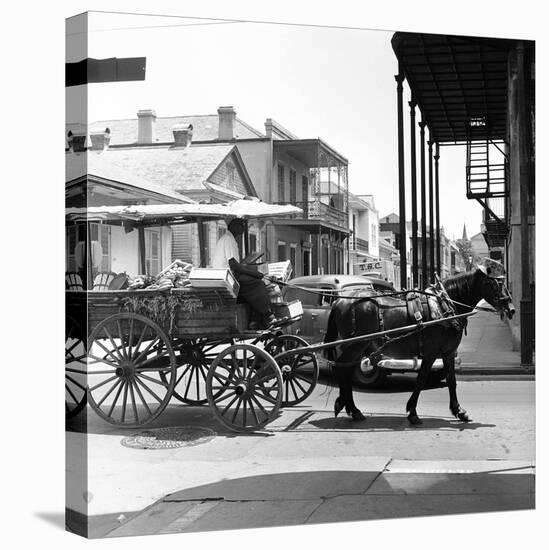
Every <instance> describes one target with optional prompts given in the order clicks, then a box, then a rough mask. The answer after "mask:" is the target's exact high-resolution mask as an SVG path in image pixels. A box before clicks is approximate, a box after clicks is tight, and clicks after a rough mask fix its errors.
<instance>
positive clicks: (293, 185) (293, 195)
mask: <svg viewBox="0 0 549 550" xmlns="http://www.w3.org/2000/svg"><path fill="white" fill-rule="evenodd" d="M296 202H297V174H296V173H295V170H290V204H295V203H296Z"/></svg>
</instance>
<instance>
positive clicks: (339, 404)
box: [334, 397, 345, 418]
mask: <svg viewBox="0 0 549 550" xmlns="http://www.w3.org/2000/svg"><path fill="white" fill-rule="evenodd" d="M344 406H345V405H343V403H342V402H341V399H340V398H339V397H338V398H337V399H336V400H335V403H334V415H335V417H336V418H337V415H338V414H339V413H340V412H341V411H342V410H343V407H344Z"/></svg>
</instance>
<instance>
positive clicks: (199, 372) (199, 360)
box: [162, 338, 232, 405]
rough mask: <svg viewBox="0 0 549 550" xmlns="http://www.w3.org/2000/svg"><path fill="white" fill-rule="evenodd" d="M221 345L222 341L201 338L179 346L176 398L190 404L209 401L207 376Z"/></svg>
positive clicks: (177, 350) (202, 403)
mask: <svg viewBox="0 0 549 550" xmlns="http://www.w3.org/2000/svg"><path fill="white" fill-rule="evenodd" d="M226 343H227V342H225V345H226ZM230 343H232V341H231V342H230ZM219 345H220V342H209V341H207V340H205V339H201V338H199V339H196V340H188V341H185V342H183V343H182V344H181V345H179V346H177V348H176V360H177V378H176V380H175V387H174V391H173V396H174V397H175V398H176V399H179V401H182V402H183V403H187V404H188V405H204V404H205V403H207V402H208V397H207V395H206V377H207V376H208V370H209V368H210V365H211V364H212V361H213V360H214V359H215V357H216V356H217V354H218V353H219V351H218V350H216V348H217V347H218V346H219ZM162 376H164V375H162Z"/></svg>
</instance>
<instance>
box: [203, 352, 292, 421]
mask: <svg viewBox="0 0 549 550" xmlns="http://www.w3.org/2000/svg"><path fill="white" fill-rule="evenodd" d="M206 395H207V396H208V403H209V405H210V408H211V409H212V412H213V413H214V415H215V416H216V418H217V419H218V420H219V421H220V422H221V423H222V424H223V425H224V426H226V427H227V428H229V429H230V430H233V431H236V432H253V431H255V430H260V429H262V428H263V427H264V426H266V425H267V424H268V423H269V422H271V421H272V420H274V419H275V418H276V417H277V415H278V411H279V409H280V405H281V403H282V376H281V374H280V369H279V368H278V365H277V364H276V361H275V360H274V359H273V358H272V356H271V355H269V353H267V352H266V351H264V350H262V349H261V348H259V347H257V346H254V345H252V344H235V345H233V346H230V347H228V348H226V349H225V350H224V351H223V352H221V353H220V354H219V355H218V356H217V357H216V358H215V359H214V360H213V362H212V364H211V366H210V370H209V371H208V377H207V379H206Z"/></svg>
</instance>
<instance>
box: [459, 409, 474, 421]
mask: <svg viewBox="0 0 549 550" xmlns="http://www.w3.org/2000/svg"><path fill="white" fill-rule="evenodd" d="M457 417H458V418H459V419H460V420H461V421H462V422H472V420H473V419H472V418H471V417H470V416H469V415H468V414H467V411H462V412H459V413H458V414H457Z"/></svg>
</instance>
